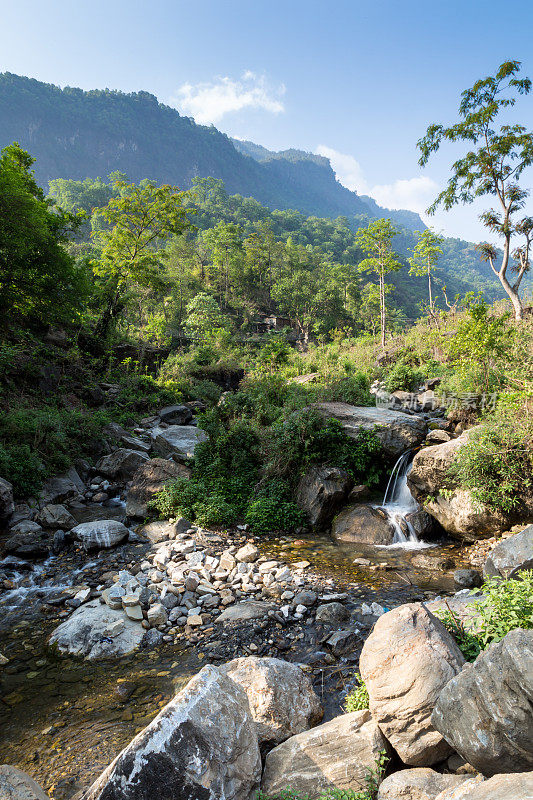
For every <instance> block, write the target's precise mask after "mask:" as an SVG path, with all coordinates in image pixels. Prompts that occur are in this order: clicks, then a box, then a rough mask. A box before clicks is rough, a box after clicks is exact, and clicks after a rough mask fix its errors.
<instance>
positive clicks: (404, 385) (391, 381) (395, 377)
mask: <svg viewBox="0 0 533 800" xmlns="http://www.w3.org/2000/svg"><path fill="white" fill-rule="evenodd" d="M424 377H425V376H424V372H423V370H421V369H415V368H414V367H412V366H411V365H410V364H407V363H406V362H405V361H404V360H401V361H398V362H396V364H395V365H394V367H393V368H392V369H391V371H390V372H389V374H388V375H387V377H386V379H385V388H386V390H387V391H388V392H396V391H397V390H398V389H403V390H404V391H406V392H410V391H412V390H413V389H416V387H417V386H419V385H420V384H421V383H422V381H423V380H424Z"/></svg>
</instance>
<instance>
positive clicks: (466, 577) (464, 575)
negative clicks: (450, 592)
mask: <svg viewBox="0 0 533 800" xmlns="http://www.w3.org/2000/svg"><path fill="white" fill-rule="evenodd" d="M453 582H454V583H455V585H456V586H458V587H459V588H460V589H477V588H479V587H480V586H481V584H482V583H483V579H482V577H481V575H480V574H479V572H478V571H477V570H475V569H456V570H455V572H454V573H453Z"/></svg>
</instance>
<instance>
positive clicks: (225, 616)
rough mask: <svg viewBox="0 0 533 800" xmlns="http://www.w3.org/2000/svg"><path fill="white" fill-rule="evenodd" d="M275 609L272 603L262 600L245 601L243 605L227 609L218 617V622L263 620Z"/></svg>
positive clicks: (239, 604)
mask: <svg viewBox="0 0 533 800" xmlns="http://www.w3.org/2000/svg"><path fill="white" fill-rule="evenodd" d="M273 608H274V606H273V605H272V603H265V602H263V601H262V600H245V601H243V602H242V603H236V604H235V605H234V606H230V607H229V608H226V609H225V610H224V611H223V612H222V614H220V616H219V617H217V622H244V621H245V620H249V619H263V617H266V615H267V614H268V612H269V611H270V610H271V609H273Z"/></svg>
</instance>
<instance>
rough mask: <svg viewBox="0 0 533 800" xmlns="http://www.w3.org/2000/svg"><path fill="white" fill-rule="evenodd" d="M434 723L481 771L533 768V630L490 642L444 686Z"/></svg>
mask: <svg viewBox="0 0 533 800" xmlns="http://www.w3.org/2000/svg"><path fill="white" fill-rule="evenodd" d="M431 719H432V723H433V725H434V727H435V728H436V729H437V730H438V731H439V732H440V733H441V734H442V735H443V736H444V737H445V739H446V740H447V741H448V742H449V743H450V744H451V745H452V747H454V749H455V750H456V751H457V752H458V753H459V754H460V755H461V756H462V757H463V758H464V759H465V760H466V761H468V763H469V764H472V766H473V767H475V768H476V769H478V770H479V771H480V772H481V773H482V774H483V775H487V776H490V775H496V774H498V773H502V772H525V771H528V770H532V769H533V737H532V734H531V732H532V730H533V630H521V629H520V628H517V629H516V630H513V631H511V632H510V633H508V634H507V636H505V637H504V638H503V639H502V641H501V642H497V643H495V644H492V645H491V646H490V647H489V648H487V650H485V651H484V652H483V653H481V654H480V655H479V656H478V657H477V659H476V661H475V662H474V664H472V665H471V666H469V667H467V668H466V669H464V670H463V671H462V672H461V673H459V674H458V675H457V676H456V677H454V678H453V679H452V680H451V681H450V682H449V683H448V684H447V685H446V686H445V687H444V688H443V690H442V692H441V694H440V697H439V698H438V702H437V704H436V707H435V710H434V711H433V715H432V718H431Z"/></svg>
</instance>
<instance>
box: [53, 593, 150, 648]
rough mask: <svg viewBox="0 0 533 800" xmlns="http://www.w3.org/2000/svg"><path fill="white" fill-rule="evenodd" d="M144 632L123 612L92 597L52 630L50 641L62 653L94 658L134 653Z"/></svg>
mask: <svg viewBox="0 0 533 800" xmlns="http://www.w3.org/2000/svg"><path fill="white" fill-rule="evenodd" d="M143 634H144V628H143V627H142V626H141V625H139V623H138V622H134V621H133V620H131V619H129V618H128V617H127V616H126V615H125V614H124V613H123V611H117V610H114V609H112V608H109V607H108V606H107V605H102V604H101V603H100V600H91V602H90V603H85V605H82V606H80V607H79V608H77V609H76V610H75V611H74V613H73V614H71V615H70V617H69V618H68V619H67V620H66V621H65V622H62V623H61V625H59V626H58V627H57V628H56V629H55V630H54V631H53V633H52V635H51V637H50V639H49V644H50V645H51V646H55V647H57V649H58V650H59V652H60V653H61V654H63V655H69V656H78V657H81V658H86V659H87V660H88V661H94V660H95V659H104V658H105V659H107V658H120V657H121V656H125V655H128V654H129V653H133V652H134V650H136V649H137V648H138V647H139V645H140V643H141V639H142V637H143Z"/></svg>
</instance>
